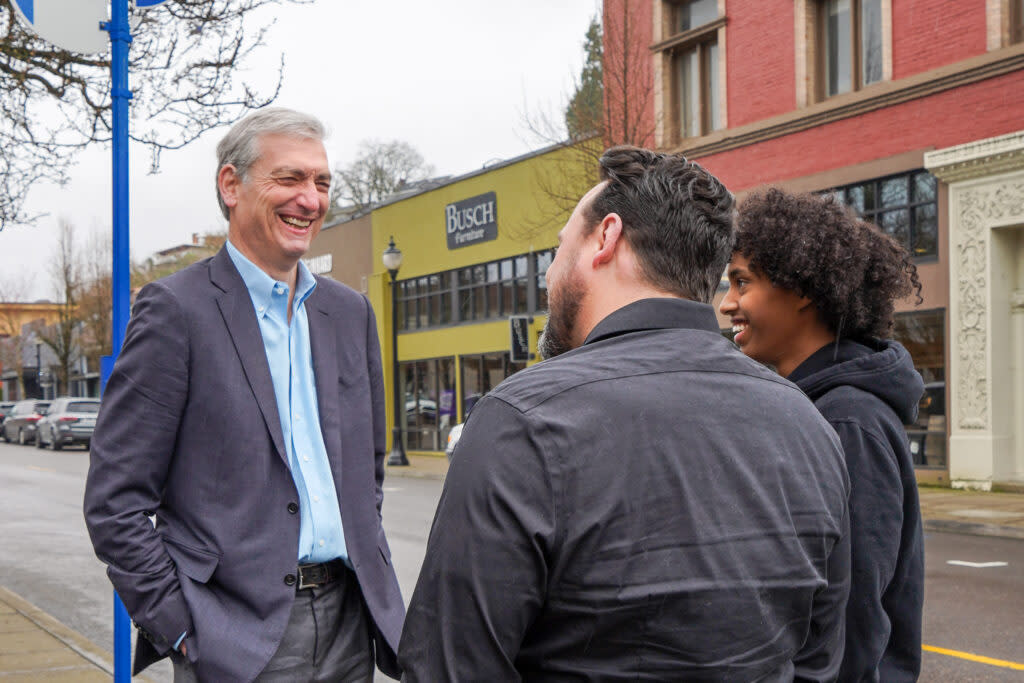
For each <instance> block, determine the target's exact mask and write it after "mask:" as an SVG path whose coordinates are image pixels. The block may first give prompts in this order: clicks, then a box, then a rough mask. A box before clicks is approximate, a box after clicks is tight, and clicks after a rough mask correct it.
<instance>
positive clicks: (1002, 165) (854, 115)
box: [604, 0, 1024, 488]
mask: <svg viewBox="0 0 1024 683" xmlns="http://www.w3.org/2000/svg"><path fill="white" fill-rule="evenodd" d="M604 28H605V71H606V74H605V79H606V97H608V98H609V102H608V103H607V104H608V106H607V109H608V111H610V112H615V111H617V110H619V109H623V108H625V109H628V108H629V107H630V102H629V100H632V99H633V97H632V95H635V93H636V92H637V91H638V90H645V89H646V91H648V92H650V93H652V94H653V97H650V98H649V102H650V104H648V103H647V102H648V100H643V102H644V103H643V105H642V106H641V111H639V112H637V115H638V116H640V117H642V118H643V120H644V122H645V124H646V125H645V127H644V128H643V129H644V130H647V131H650V135H649V136H648V138H647V139H646V140H640V142H646V143H647V144H653V145H655V146H656V147H658V148H660V149H665V150H669V151H674V152H681V153H684V154H686V155H687V156H688V157H690V158H692V159H696V160H699V161H700V163H701V164H702V165H704V166H705V167H707V168H708V169H710V170H711V171H712V172H714V173H715V174H716V175H718V176H719V177H720V178H721V179H722V180H723V181H724V182H725V183H726V185H728V186H729V187H730V188H731V189H732V190H733V191H734V192H735V193H737V195H739V196H740V197H741V198H742V196H743V194H745V193H746V192H748V191H750V190H752V189H754V188H757V187H760V186H764V185H777V186H781V187H785V188H787V189H791V190H801V191H813V192H824V191H831V192H835V193H837V195H838V196H839V197H840V198H842V199H843V200H844V201H846V202H847V203H849V204H851V205H853V206H854V207H855V208H856V209H857V210H858V211H859V212H861V214H862V215H864V216H865V217H868V218H870V219H871V220H873V221H874V222H876V223H878V224H879V225H880V226H881V227H882V228H883V229H884V230H886V231H888V232H889V233H890V234H892V235H894V236H895V237H897V238H898V239H900V240H901V241H903V242H904V244H905V245H906V246H907V248H908V249H909V250H911V252H912V253H914V254H915V256H916V259H917V265H918V269H919V273H920V276H921V279H922V282H923V284H924V291H923V293H922V294H923V296H924V299H925V300H924V303H923V304H921V305H920V306H913V305H912V304H911V303H910V302H905V303H903V304H902V305H901V306H900V307H899V320H898V324H897V332H896V336H897V338H898V339H900V340H901V341H902V342H903V343H904V344H905V345H906V346H907V347H908V348H909V349H910V350H911V353H912V354H913V356H914V359H915V363H916V365H917V366H918V369H919V370H920V371H921V373H922V375H923V376H924V379H925V382H926V384H927V386H928V390H927V393H926V397H925V399H924V401H923V403H922V411H921V418H920V420H919V421H918V423H917V424H915V425H910V426H908V429H909V431H910V434H911V443H912V450H915V454H916V457H917V459H918V464H919V478H921V479H924V480H932V481H941V482H946V481H949V480H952V482H953V483H954V484H962V485H968V486H979V487H983V488H988V487H990V486H992V485H1000V484H1010V485H1021V484H1024V0H898V1H897V0H689V1H687V0H605V3H604ZM609 73H610V74H612V76H611V77H610V76H609ZM624 73H629V74H632V80H633V84H632V86H631V87H632V88H633V90H632V91H629V90H628V89H624V88H623V87H622V85H621V81H622V80H623V79H622V74H624ZM610 78H617V80H616V81H615V82H612V81H610V80H609V79H610ZM641 84H642V85H641ZM623 92H625V93H627V94H626V96H625V97H623V95H622V93H623ZM616 99H618V100H622V99H625V100H627V101H626V102H622V101H616ZM641 100H642V98H638V99H637V101H641ZM610 128H611V129H612V132H613V133H614V124H612V125H611V126H610Z"/></svg>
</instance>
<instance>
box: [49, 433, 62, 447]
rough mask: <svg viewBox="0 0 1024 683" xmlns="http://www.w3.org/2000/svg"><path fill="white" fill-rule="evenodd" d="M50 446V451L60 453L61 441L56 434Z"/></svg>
mask: <svg viewBox="0 0 1024 683" xmlns="http://www.w3.org/2000/svg"><path fill="white" fill-rule="evenodd" d="M49 446H50V450H51V451H59V450H60V441H59V440H58V439H57V435H56V434H54V435H53V438H52V439H50V444H49Z"/></svg>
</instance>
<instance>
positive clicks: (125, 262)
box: [102, 0, 132, 683]
mask: <svg viewBox="0 0 1024 683" xmlns="http://www.w3.org/2000/svg"><path fill="white" fill-rule="evenodd" d="M105 28H106V30H107V31H109V32H110V47H111V51H110V96H111V104H112V108H113V166H114V178H113V179H114V235H113V250H112V251H113V256H114V262H113V265H112V271H111V279H112V282H111V290H112V299H113V301H112V305H113V311H112V316H111V349H112V355H111V356H110V358H109V359H104V360H105V361H106V362H105V363H104V368H103V372H102V384H103V386H104V387H106V384H107V379H108V378H109V377H110V370H111V369H112V368H113V365H114V360H115V359H116V358H117V355H118V353H120V351H121V345H122V344H123V343H124V333H125V328H127V327H128V309H129V299H130V292H131V274H130V272H129V267H128V266H129V253H128V101H129V100H130V99H131V98H132V93H131V90H129V89H128V49H129V46H130V45H131V42H132V35H131V27H130V26H129V24H128V0H112V1H111V3H110V22H109V23H108V24H107V25H106V26H105ZM131 644H132V634H131V620H130V619H129V617H128V611H127V610H126V609H125V607H124V603H122V602H121V598H120V597H118V595H117V593H116V592H115V593H114V683H130V681H131V679H132V653H131Z"/></svg>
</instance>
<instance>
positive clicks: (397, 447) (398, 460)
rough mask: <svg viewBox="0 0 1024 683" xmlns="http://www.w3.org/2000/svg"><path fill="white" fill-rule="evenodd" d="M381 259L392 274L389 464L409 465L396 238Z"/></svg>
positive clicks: (399, 259) (398, 259)
mask: <svg viewBox="0 0 1024 683" xmlns="http://www.w3.org/2000/svg"><path fill="white" fill-rule="evenodd" d="M381 259H382V260H383V261H384V267H385V268H387V271H388V274H389V275H390V276H391V374H392V377H393V378H394V389H393V393H394V395H395V401H394V405H395V409H394V420H395V424H394V427H393V428H392V430H391V453H390V454H389V455H388V465H391V466H395V465H399V466H408V464H409V458H407V457H405V447H404V446H403V445H402V427H401V423H400V420H401V415H402V410H404V406H403V405H402V395H401V391H400V389H401V384H400V382H399V378H398V295H397V293H396V291H395V290H396V286H395V278H396V277H398V269H399V268H401V267H402V250H401V249H399V248H398V247H396V246H395V238H394V236H392V237H391V238H390V239H389V240H388V248H387V249H385V250H384V253H383V255H382V256H381Z"/></svg>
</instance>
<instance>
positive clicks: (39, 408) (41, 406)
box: [33, 401, 50, 413]
mask: <svg viewBox="0 0 1024 683" xmlns="http://www.w3.org/2000/svg"><path fill="white" fill-rule="evenodd" d="M49 407H50V402H49V401H39V402H37V403H36V405H35V407H34V408H33V410H34V411H35V412H37V413H41V412H43V411H44V410H46V409H47V408H49Z"/></svg>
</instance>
